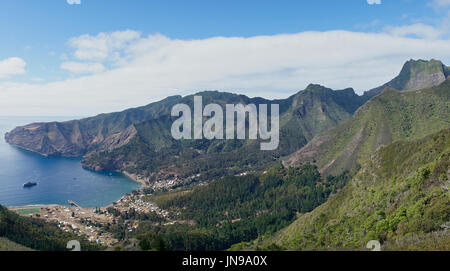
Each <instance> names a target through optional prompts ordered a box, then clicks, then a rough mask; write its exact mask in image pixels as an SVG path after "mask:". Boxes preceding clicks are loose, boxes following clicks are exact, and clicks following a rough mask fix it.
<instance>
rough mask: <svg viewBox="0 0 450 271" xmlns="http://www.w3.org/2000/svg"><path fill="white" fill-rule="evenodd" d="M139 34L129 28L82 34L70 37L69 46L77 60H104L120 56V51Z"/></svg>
mask: <svg viewBox="0 0 450 271" xmlns="http://www.w3.org/2000/svg"><path fill="white" fill-rule="evenodd" d="M140 36H141V34H140V32H137V31H131V30H126V31H116V32H113V33H99V34H98V35H97V36H91V35H82V36H79V37H75V38H72V39H70V40H69V46H71V47H72V48H74V49H75V52H74V57H75V58H77V59H79V60H88V61H104V60H107V59H108V58H110V57H111V56H117V55H119V56H120V51H121V50H123V49H124V48H126V47H127V46H128V45H129V44H130V43H131V42H133V41H136V40H137V39H138V38H140Z"/></svg>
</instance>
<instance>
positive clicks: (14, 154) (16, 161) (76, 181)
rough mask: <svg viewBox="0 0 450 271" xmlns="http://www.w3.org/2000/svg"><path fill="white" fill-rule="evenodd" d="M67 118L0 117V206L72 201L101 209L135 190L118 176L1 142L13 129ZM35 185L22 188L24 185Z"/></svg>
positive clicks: (130, 183)
mask: <svg viewBox="0 0 450 271" xmlns="http://www.w3.org/2000/svg"><path fill="white" fill-rule="evenodd" d="M66 119H68V118H61V117H60V118H55V117H52V118H47V117H37V118H25V117H1V116H0V204H2V205H6V206H22V205H33V204H62V205H67V204H68V203H67V201H68V200H73V201H75V202H77V203H78V204H80V205H81V206H83V207H97V206H98V207H101V206H106V205H108V204H111V203H112V202H114V201H116V200H118V199H120V198H121V197H122V196H123V195H125V194H126V193H129V192H130V191H132V190H134V189H137V188H138V187H139V184H138V183H135V182H133V181H131V180H130V179H128V178H127V177H125V176H124V175H122V174H117V173H112V176H110V173H97V172H92V171H89V170H85V169H83V168H82V167H81V159H78V158H61V157H57V158H46V157H42V156H40V155H38V154H34V153H31V152H28V151H24V150H20V149H18V148H15V147H12V146H10V145H9V144H7V143H6V142H5V139H4V136H5V133H6V132H8V131H10V130H11V129H13V128H14V127H16V126H19V125H24V124H28V123H31V122H36V121H53V120H66ZM28 181H34V182H37V183H38V185H37V186H34V187H31V188H23V187H22V185H23V184H24V183H25V182H28Z"/></svg>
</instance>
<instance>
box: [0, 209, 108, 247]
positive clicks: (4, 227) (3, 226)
mask: <svg viewBox="0 0 450 271" xmlns="http://www.w3.org/2000/svg"><path fill="white" fill-rule="evenodd" d="M70 240H79V241H80V243H81V248H82V249H83V250H100V249H101V248H102V247H101V246H99V245H97V244H96V243H90V242H88V241H86V240H83V238H82V237H79V236H76V235H74V234H70V233H67V232H64V231H63V230H61V229H60V228H58V226H57V225H56V224H54V223H46V222H45V221H44V220H41V219H37V218H30V217H23V216H20V215H18V214H16V213H14V212H12V211H10V210H8V209H7V208H5V207H3V206H1V205H0V250H1V249H2V246H6V248H7V249H11V247H10V246H9V245H12V246H13V247H12V248H13V249H18V250H22V249H24V247H26V248H30V249H33V250H43V251H65V250H67V249H66V245H67V242H68V241H70Z"/></svg>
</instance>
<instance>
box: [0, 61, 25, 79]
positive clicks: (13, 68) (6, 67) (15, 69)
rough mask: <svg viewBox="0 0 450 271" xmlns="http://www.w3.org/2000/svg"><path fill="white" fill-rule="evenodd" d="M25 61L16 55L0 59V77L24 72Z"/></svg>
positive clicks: (3, 77)
mask: <svg viewBox="0 0 450 271" xmlns="http://www.w3.org/2000/svg"><path fill="white" fill-rule="evenodd" d="M26 65H27V63H26V62H25V61H24V60H23V59H21V58H18V57H11V58H7V59H4V60H0V79H5V78H9V77H11V76H13V75H20V74H25V66H26Z"/></svg>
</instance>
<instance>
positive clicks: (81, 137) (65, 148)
mask: <svg viewBox="0 0 450 271" xmlns="http://www.w3.org/2000/svg"><path fill="white" fill-rule="evenodd" d="M5 139H6V141H7V142H8V143H9V144H12V145H15V146H18V147H21V148H23V149H26V150H29V151H33V152H36V153H39V154H42V155H45V156H59V155H65V156H82V155H83V154H85V153H86V151H87V150H88V149H89V147H90V143H91V142H90V139H89V137H88V136H87V135H86V134H85V133H83V132H82V131H81V130H80V127H79V122H78V121H70V122H50V123H33V124H29V125H26V126H22V127H17V128H15V129H14V130H12V131H11V132H9V133H6V135H5Z"/></svg>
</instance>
